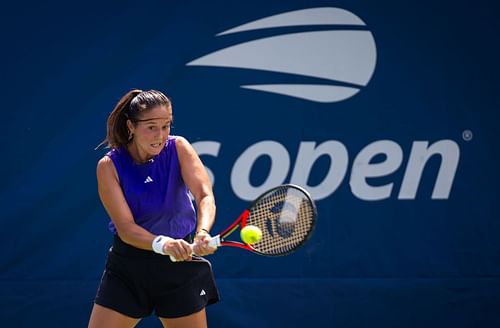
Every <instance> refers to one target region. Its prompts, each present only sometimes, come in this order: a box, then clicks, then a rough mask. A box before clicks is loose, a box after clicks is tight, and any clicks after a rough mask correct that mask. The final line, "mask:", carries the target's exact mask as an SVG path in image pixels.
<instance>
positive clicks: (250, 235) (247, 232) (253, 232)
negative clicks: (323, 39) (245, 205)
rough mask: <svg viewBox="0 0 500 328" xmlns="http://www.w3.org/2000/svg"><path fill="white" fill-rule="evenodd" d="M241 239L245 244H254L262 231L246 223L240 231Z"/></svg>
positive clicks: (260, 236)
mask: <svg viewBox="0 0 500 328" xmlns="http://www.w3.org/2000/svg"><path fill="white" fill-rule="evenodd" d="M240 236H241V240H243V242H245V243H247V244H255V243H256V242H258V241H259V240H260V239H261V238H262V231H261V230H260V229H259V228H258V227H256V226H254V225H247V226H246V227H244V228H243V229H241V232H240Z"/></svg>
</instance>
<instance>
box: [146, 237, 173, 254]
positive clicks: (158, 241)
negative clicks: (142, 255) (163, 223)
mask: <svg viewBox="0 0 500 328" xmlns="http://www.w3.org/2000/svg"><path fill="white" fill-rule="evenodd" d="M169 240H173V239H172V238H170V237H167V236H162V235H159V236H156V238H155V239H153V243H152V244H151V247H152V248H153V251H154V252H155V253H158V254H161V255H167V254H166V253H165V252H164V251H163V246H164V245H165V244H166V243H167V242H168V241H169Z"/></svg>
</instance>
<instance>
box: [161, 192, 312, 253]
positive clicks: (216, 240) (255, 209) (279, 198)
mask: <svg viewBox="0 0 500 328" xmlns="http://www.w3.org/2000/svg"><path fill="white" fill-rule="evenodd" d="M317 215H318V212H317V210H316V205H315V203H314V201H313V199H312V198H311V196H310V195H309V193H308V192H307V191H306V190H305V189H304V188H302V187H300V186H297V185H293V184H284V185H280V186H277V187H274V188H272V189H270V190H268V191H266V192H265V193H263V194H262V195H260V196H259V197H258V198H257V199H255V200H254V201H253V202H252V203H251V204H250V206H249V207H248V208H247V209H246V210H244V211H243V213H241V215H240V216H239V217H238V218H237V219H236V220H235V221H234V222H233V223H232V224H231V225H230V226H229V227H227V228H226V229H225V230H224V231H222V232H221V233H219V234H218V235H216V236H214V237H212V239H211V240H210V241H209V243H208V245H209V246H210V247H220V246H231V247H238V248H242V249H245V250H248V251H251V252H253V253H256V254H259V255H264V256H283V255H287V254H290V253H292V252H294V251H295V250H297V249H298V248H299V247H301V246H302V245H304V243H305V242H306V241H307V240H308V239H309V238H310V236H311V234H312V232H313V230H314V227H315V225H316V218H317ZM247 225H253V226H256V227H258V228H259V229H260V230H261V231H262V238H261V239H260V240H259V241H258V242H256V243H255V244H247V243H244V242H242V241H239V240H228V239H227V238H228V237H229V235H231V234H233V233H234V232H235V231H236V230H238V228H240V229H243V228H244V227H245V226H247ZM238 236H239V234H238ZM238 239H239V238H238ZM170 259H171V260H172V261H174V262H175V258H174V257H173V256H170Z"/></svg>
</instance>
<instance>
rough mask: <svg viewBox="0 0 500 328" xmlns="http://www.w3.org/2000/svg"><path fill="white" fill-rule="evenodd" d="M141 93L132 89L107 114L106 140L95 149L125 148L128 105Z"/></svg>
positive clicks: (127, 133) (128, 113) (127, 138)
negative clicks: (104, 146)
mask: <svg viewBox="0 0 500 328" xmlns="http://www.w3.org/2000/svg"><path fill="white" fill-rule="evenodd" d="M141 92H142V90H139V89H134V90H131V91H129V92H128V93H127V94H126V95H124V96H123V97H122V98H121V99H120V101H118V103H117V104H116V106H115V108H114V109H113V111H112V112H111V113H110V114H109V117H108V125H107V134H106V139H104V140H103V141H102V142H101V143H100V144H99V145H98V146H97V147H96V148H95V149H98V148H99V147H101V146H102V145H104V144H106V147H107V148H119V147H122V146H126V145H127V144H128V141H129V132H128V128H127V120H128V119H129V116H130V103H131V102H132V100H133V99H134V98H135V97H136V96H137V95H138V94H140V93H141Z"/></svg>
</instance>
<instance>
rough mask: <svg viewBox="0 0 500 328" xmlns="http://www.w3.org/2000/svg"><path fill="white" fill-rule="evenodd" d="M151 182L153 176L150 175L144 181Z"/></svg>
mask: <svg viewBox="0 0 500 328" xmlns="http://www.w3.org/2000/svg"><path fill="white" fill-rule="evenodd" d="M150 182H153V179H151V177H150V176H149V175H148V177H147V178H146V180H144V183H150Z"/></svg>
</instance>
